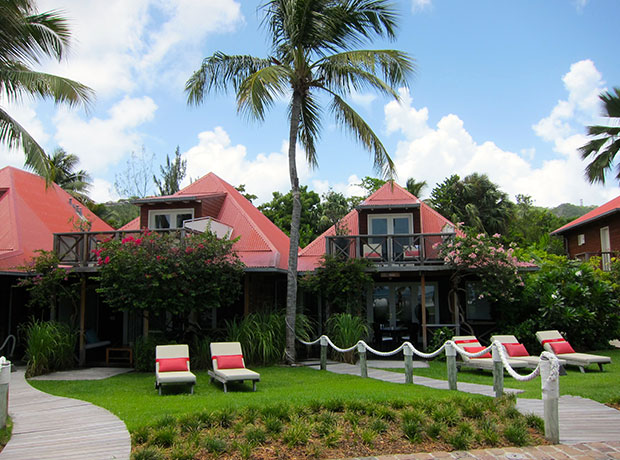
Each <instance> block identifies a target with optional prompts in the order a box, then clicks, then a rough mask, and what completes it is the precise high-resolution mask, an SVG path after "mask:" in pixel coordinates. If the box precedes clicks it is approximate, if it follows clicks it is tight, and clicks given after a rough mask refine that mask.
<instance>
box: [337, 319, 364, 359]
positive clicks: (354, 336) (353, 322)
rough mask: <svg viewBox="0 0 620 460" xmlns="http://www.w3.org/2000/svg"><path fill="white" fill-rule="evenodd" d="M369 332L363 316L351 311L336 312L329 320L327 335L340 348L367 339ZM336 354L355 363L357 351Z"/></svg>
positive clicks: (339, 357) (338, 357)
mask: <svg viewBox="0 0 620 460" xmlns="http://www.w3.org/2000/svg"><path fill="white" fill-rule="evenodd" d="M368 332H369V328H368V325H367V324H366V322H365V321H364V320H363V319H362V318H361V317H359V316H353V315H351V314H349V313H336V314H335V315H332V316H331V317H330V318H329V319H328V320H327V335H328V336H329V338H330V339H331V340H332V342H334V344H335V345H336V346H338V347H340V348H349V347H352V346H353V345H355V344H356V343H357V342H358V341H360V340H366V339H367V338H368ZM334 356H335V357H336V359H338V360H340V361H344V362H347V363H355V361H356V360H357V359H356V357H357V351H356V350H354V351H349V352H347V353H338V352H335V353H334Z"/></svg>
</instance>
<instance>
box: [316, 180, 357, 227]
mask: <svg viewBox="0 0 620 460" xmlns="http://www.w3.org/2000/svg"><path fill="white" fill-rule="evenodd" d="M349 211H351V203H350V202H349V200H347V198H346V197H345V196H344V195H343V194H342V193H338V192H334V191H333V190H331V189H330V190H329V191H327V192H326V193H324V194H323V196H322V200H321V204H320V211H319V212H320V218H319V234H320V233H323V232H324V231H325V230H327V229H328V228H329V227H331V226H332V225H335V226H336V234H341V233H346V232H347V230H351V229H345V228H341V227H340V225H339V221H340V219H342V218H343V217H344V216H345V215H347V213H348V212H349Z"/></svg>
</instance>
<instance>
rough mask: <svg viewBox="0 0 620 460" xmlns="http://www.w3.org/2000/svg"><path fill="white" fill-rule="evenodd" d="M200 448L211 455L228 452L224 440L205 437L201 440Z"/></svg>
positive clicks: (210, 436) (209, 436)
mask: <svg viewBox="0 0 620 460" xmlns="http://www.w3.org/2000/svg"><path fill="white" fill-rule="evenodd" d="M202 447H204V448H205V449H206V450H207V452H211V453H212V454H223V453H224V452H226V451H227V450H228V444H227V443H226V441H225V440H224V439H221V438H218V437H215V436H212V435H207V436H205V437H204V438H203V440H202Z"/></svg>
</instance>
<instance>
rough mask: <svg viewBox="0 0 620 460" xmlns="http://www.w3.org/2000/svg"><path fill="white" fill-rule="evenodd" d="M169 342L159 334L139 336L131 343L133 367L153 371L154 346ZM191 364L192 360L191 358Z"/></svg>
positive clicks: (140, 370)
mask: <svg viewBox="0 0 620 460" xmlns="http://www.w3.org/2000/svg"><path fill="white" fill-rule="evenodd" d="M170 343H171V342H170V341H169V340H166V339H165V338H164V337H162V336H161V335H155V334H151V335H149V336H148V337H144V336H140V337H138V338H137V339H136V342H135V343H134V345H133V356H134V358H133V359H134V367H135V369H136V371H138V372H155V347H157V345H168V344H170ZM191 364H192V365H193V364H194V361H193V359H192V363H191Z"/></svg>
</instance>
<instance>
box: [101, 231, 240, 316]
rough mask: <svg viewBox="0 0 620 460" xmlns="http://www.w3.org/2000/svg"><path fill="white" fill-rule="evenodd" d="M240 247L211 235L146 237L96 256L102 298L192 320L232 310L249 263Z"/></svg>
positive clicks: (110, 244) (112, 245) (113, 243)
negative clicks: (206, 313) (193, 314)
mask: <svg viewBox="0 0 620 460" xmlns="http://www.w3.org/2000/svg"><path fill="white" fill-rule="evenodd" d="M233 244H234V241H231V240H227V239H218V238H217V237H216V236H215V235H214V234H212V233H210V232H205V233H201V234H193V235H190V236H188V237H186V238H184V239H180V240H179V239H178V238H176V237H175V236H174V235H172V234H161V233H151V232H148V231H145V232H143V233H142V234H140V235H139V236H138V237H134V236H127V237H126V238H123V239H122V240H118V239H116V240H109V241H107V242H104V243H103V244H102V245H101V246H100V247H99V248H98V249H96V250H95V255H96V256H97V264H98V265H99V267H100V268H99V276H98V280H99V283H100V286H99V288H98V289H97V292H99V293H100V294H101V296H102V297H103V299H104V300H105V302H106V303H108V304H109V305H110V306H111V307H113V308H116V309H119V310H127V311H150V312H154V313H163V312H168V313H171V314H173V315H177V316H185V317H187V316H188V315H189V313H190V312H201V311H204V310H206V309H209V308H218V307H221V306H227V305H230V304H232V303H233V302H234V301H235V300H236V299H237V297H238V296H239V294H240V292H241V277H242V275H243V263H242V262H241V261H240V260H239V258H238V256H237V255H236V254H235V252H234V251H233V249H232V246H233Z"/></svg>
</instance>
